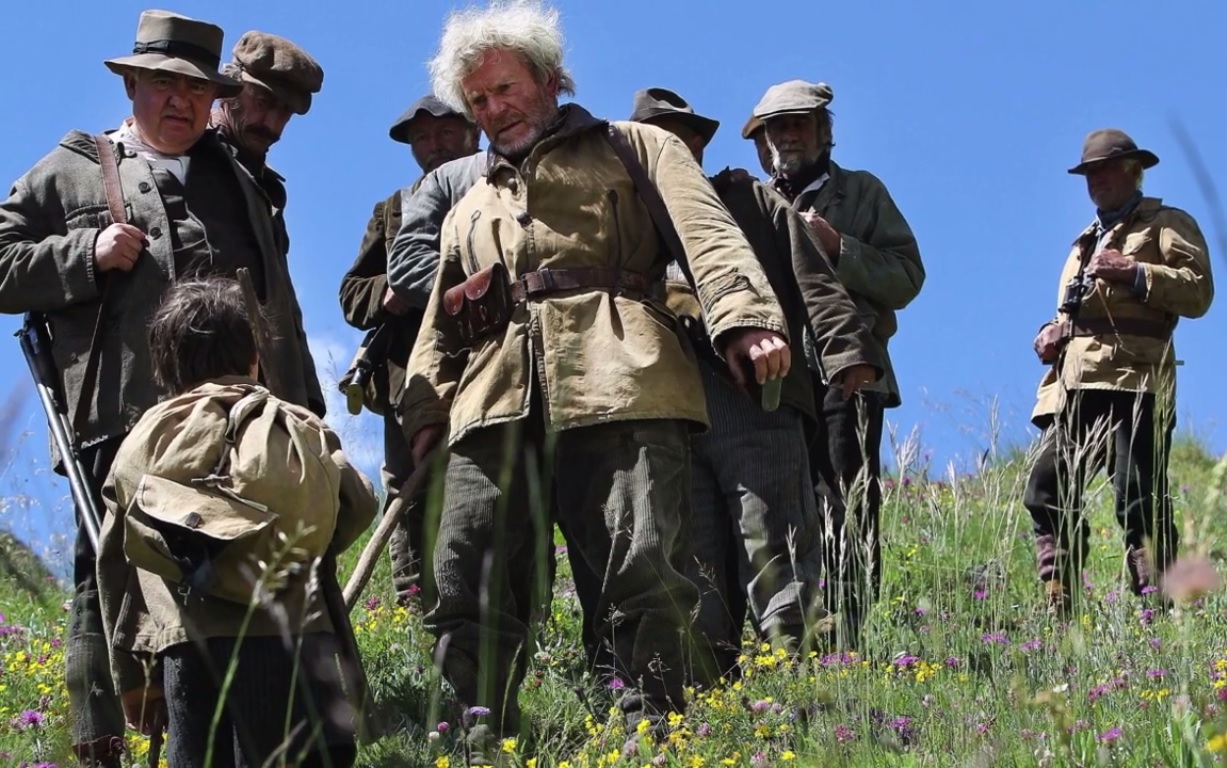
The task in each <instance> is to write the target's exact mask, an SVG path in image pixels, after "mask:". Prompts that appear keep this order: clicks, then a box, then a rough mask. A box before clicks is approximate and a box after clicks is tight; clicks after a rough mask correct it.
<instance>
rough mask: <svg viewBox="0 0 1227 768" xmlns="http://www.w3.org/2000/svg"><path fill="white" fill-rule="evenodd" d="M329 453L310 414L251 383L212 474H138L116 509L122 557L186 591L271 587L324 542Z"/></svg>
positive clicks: (231, 594) (336, 486) (335, 481)
mask: <svg viewBox="0 0 1227 768" xmlns="http://www.w3.org/2000/svg"><path fill="white" fill-rule="evenodd" d="M192 413H195V411H193V412H192ZM188 418H192V415H190V414H189V416H188ZM331 454H332V451H331V449H330V446H329V445H328V441H327V439H326V436H325V432H324V430H323V429H322V428H321V426H320V425H319V423H318V421H314V417H313V416H310V415H309V414H307V413H306V412H304V411H303V410H302V409H299V408H297V407H295V406H291V405H289V404H287V403H284V402H282V401H280V400H278V399H277V398H274V397H272V396H271V395H270V394H269V392H268V390H266V389H264V388H260V387H256V388H252V389H251V391H250V392H249V393H248V394H246V395H244V396H243V397H241V398H240V399H239V400H238V401H237V402H235V403H234V404H233V405H232V406H231V407H230V410H229V414H228V417H227V421H226V429H225V444H224V446H223V447H222V450H221V457H220V460H219V461H218V463H217V465H216V467H214V469H213V471H212V472H211V473H209V474H207V475H206V476H204V477H195V478H191V479H190V480H188V481H187V482H183V481H182V480H181V479H177V478H174V477H166V476H164V475H159V474H153V473H145V474H143V475H141V476H140V481H139V482H138V483H137V486H136V488H135V490H134V491H133V493H132V495H131V499H130V502H129V504H128V507H127V509H126V514H125V518H124V545H123V546H124V553H125V555H126V557H127V559H128V561H129V562H130V563H131V564H132V565H133V566H135V567H137V568H140V569H142V570H145V571H149V572H152V573H155V574H157V575H158V576H161V577H162V578H164V579H166V580H168V581H170V582H171V583H174V584H178V585H179V589H180V592H181V593H182V594H183V595H184V596H185V597H186V595H188V594H190V593H191V592H196V593H199V594H207V595H211V596H213V597H218V598H221V599H223V600H227V601H230V602H236V603H241V604H243V605H248V604H251V603H252V601H253V599H258V598H257V595H256V594H255V593H256V588H257V585H259V584H260V582H261V579H263V585H262V589H261V592H268V593H271V594H276V593H277V592H278V591H279V590H280V589H281V588H282V587H284V586H285V585H286V584H287V583H288V581H289V579H290V578H291V577H293V576H295V575H299V574H302V573H304V572H305V571H306V569H307V568H308V567H309V566H310V564H311V563H312V562H313V561H314V560H315V559H316V558H319V557H321V556H323V555H324V553H325V552H326V551H327V550H328V547H329V545H330V543H331V541H332V536H333V532H334V529H335V527H336V521H337V514H338V512H339V508H340V469H339V467H338V466H337V465H336V463H335V462H334V461H333V460H332V458H331ZM162 463H163V464H165V463H166V462H162ZM166 474H171V472H169V471H167V472H166Z"/></svg>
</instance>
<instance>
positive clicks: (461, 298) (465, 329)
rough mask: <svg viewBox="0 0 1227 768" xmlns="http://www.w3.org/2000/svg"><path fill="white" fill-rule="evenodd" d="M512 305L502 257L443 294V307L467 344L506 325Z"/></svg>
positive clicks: (509, 285)
mask: <svg viewBox="0 0 1227 768" xmlns="http://www.w3.org/2000/svg"><path fill="white" fill-rule="evenodd" d="M514 308H515V301H514V299H513V297H512V295H511V281H510V280H509V279H508V272H507V267H506V265H504V264H503V263H502V262H501V261H499V262H495V263H494V264H492V265H490V266H488V267H486V268H485V269H483V270H480V271H478V272H475V273H473V274H472V275H470V276H469V277H468V279H466V280H465V281H464V282H463V283H461V284H460V285H457V286H455V287H453V288H449V289H448V290H447V292H446V293H444V294H443V311H444V312H446V313H447V314H448V316H449V317H451V318H452V320H453V321H454V322H455V323H456V327H457V329H458V330H459V332H460V337H461V339H463V340H464V342H465V343H466V344H469V345H473V344H476V343H478V342H479V341H481V340H482V338H484V337H486V336H488V335H491V334H494V333H497V332H499V331H501V330H503V329H504V328H506V327H507V323H508V322H510V321H511V313H512V310H513V309H514Z"/></svg>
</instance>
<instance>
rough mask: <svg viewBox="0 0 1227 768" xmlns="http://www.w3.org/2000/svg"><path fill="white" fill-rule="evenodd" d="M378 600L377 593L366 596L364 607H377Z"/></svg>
mask: <svg viewBox="0 0 1227 768" xmlns="http://www.w3.org/2000/svg"><path fill="white" fill-rule="evenodd" d="M380 602H381V601H380V599H379V595H371V596H370V597H369V598H367V601H366V609H367V610H368V611H373V610H375V609H376V608H378V607H379V603H380Z"/></svg>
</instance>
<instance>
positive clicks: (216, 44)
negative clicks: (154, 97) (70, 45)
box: [103, 11, 243, 98]
mask: <svg viewBox="0 0 1227 768" xmlns="http://www.w3.org/2000/svg"><path fill="white" fill-rule="evenodd" d="M222 36H223V32H222V28H221V27H219V26H217V25H216V24H210V23H209V22H207V21H198V20H196V19H191V18H188V17H187V16H180V15H179V14H177V13H171V12H170V11H144V12H142V13H141V18H140V21H138V22H137V24H136V42H135V43H133V45H132V55H131V56H123V57H120V58H117V59H107V60H106V61H104V62H103V63H104V64H106V66H107V69H109V70H111V71H112V72H114V73H115V74H117V75H122V74H123V73H124V72H125V71H127V70H128V69H131V68H136V69H151V70H156V71H160V72H173V73H175V74H178V75H185V76H187V77H194V78H196V79H198V80H208V81H209V82H212V83H216V84H217V85H219V86H221V89H220V90H219V91H218V95H219V96H221V97H223V98H225V97H227V96H234V95H236V94H238V92H239V91H240V90H242V88H243V86H242V84H241V83H239V81H237V80H234V79H232V78H229V77H226V76H225V75H223V74H221V73H219V72H218V71H217V66H218V64H219V63H220V62H221V55H222Z"/></svg>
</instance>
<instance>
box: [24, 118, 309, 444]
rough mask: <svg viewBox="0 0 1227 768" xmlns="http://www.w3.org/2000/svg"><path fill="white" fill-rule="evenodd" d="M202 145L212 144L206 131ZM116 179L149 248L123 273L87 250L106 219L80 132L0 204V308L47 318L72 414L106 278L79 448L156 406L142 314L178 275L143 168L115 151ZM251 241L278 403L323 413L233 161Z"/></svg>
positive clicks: (275, 257) (93, 155)
mask: <svg viewBox="0 0 1227 768" xmlns="http://www.w3.org/2000/svg"><path fill="white" fill-rule="evenodd" d="M201 141H217V139H216V137H215V136H213V135H212V134H211V133H206V134H205V137H204V138H202V139H201ZM116 156H117V159H118V161H119V177H120V183H121V185H122V187H123V190H124V200H125V203H126V206H127V208H128V220H129V223H131V224H132V225H133V226H136V227H138V228H139V229H140V230H141V231H143V232H145V233H146V234H147V235H148V243H149V244H148V246H147V248H146V250H145V252H144V253H142V254H141V257H140V258H139V259H137V262H136V265H135V267H134V268H133V269H132V271H130V272H126V273H121V272H118V271H112V272H109V273H105V275H101V276H100V275H97V274H95V272H94V242H95V241H96V240H97V238H98V234H99V232H100V231H101V230H103V229H105V228H106V227H108V226H109V225H110V224H111V223H112V222H111V217H110V214H108V213H107V204H106V195H105V192H104V191H103V186H102V175H101V169H100V168H99V165H98V154H97V150H96V149H95V147H94V142H93V141H92V139H91V138H90V136H89V135H88V134H85V133H82V132H81V131H73V132H71V133H69V134H68V135H67V136H65V137H64V139H63V140H62V141H61V142H60V144H59V145H58V146H57V147H56V148H55V149H54V150H52V151H51V152H50V153H49V154H48V155H47V156H46V157H44V158H43V159H42V160H40V161H39V162H38V163H37V164H36V165H35V166H34V167H33V168H32V169H31V170H29V171H28V172H27V173H26V174H25V175H24V176H22V177H21V178H20V179H18V180H17V181H16V182H14V184H13V188H12V192H11V193H10V194H9V197H8V199H7V200H5V201H4V202H3V203H2V204H0V312H7V313H20V312H29V311H34V312H42V313H45V314H46V315H47V318H48V320H49V322H50V325H51V331H52V334H53V336H54V343H53V344H52V354H53V357H54V358H55V363H56V367H57V368H58V369H59V372H60V375H61V377H62V379H63V382H64V390H65V398H66V401H67V402H66V405H67V408H68V413H69V414H73V413H75V412H76V407H77V400H78V398H80V397H81V396H82V393H81V386H82V383H83V381H82V379H83V378H84V373H85V366H86V361H87V359H88V358H89V349H90V341H91V339H92V335H93V331H94V323H95V321H96V319H97V317H98V311H99V306H100V304H101V296H102V285H103V282H104V281H113V282H114V286H113V287H112V289H111V294H110V297H109V298H108V300H107V306H106V318H105V320H104V323H105V325H104V331H103V334H102V349H101V355H100V358H99V360H100V362H99V365H98V383H97V386H96V387H95V391H94V392H92V393H86V397H90V398H91V399H92V408H91V409H90V415H89V422H88V424H87V425H85V428H84V430H83V434H82V435H81V438H82V440H84V441H87V442H88V441H94V440H97V439H99V438H104V437H114V436H117V435H122V434H124V433H126V432H127V431H128V430H129V429H131V428H132V425H133V424H135V423H136V421H137V419H139V418H140V417H141V414H143V413H144V412H145V411H146V410H147V409H148V408H150V407H151V406H153V405H154V404H155V403H157V401H158V397H159V395H160V394H161V393H160V392H159V390H158V388H157V386H156V385H155V384H154V381H153V365H152V362H151V361H150V359H149V344H148V341H147V336H148V332H149V317H150V315H152V314H153V312H154V310H155V309H156V307H157V303H158V301H159V299H160V297H161V296H162V294H163V293H164V292H165V290H166V288H167V286H168V285H169V284H170V283H171V282H172V281H173V280H174V279H175V276H176V275H175V257H174V251H173V247H172V245H171V236H170V229H171V227H172V226H173V225H172V224H171V223H170V221H169V219H168V217H167V215H166V210H165V208H164V207H163V205H162V198H161V196H160V195H159V194H158V191H157V185H156V183H155V181H154V178H153V173H152V172H151V171H150V169H149V164H148V163H146V162H145V161H144V160H143V159H141V158H140V157H139V156H138V155H137V154H136V153H135V152H134V151H133V150H131V149H127V148H125V147H122V146H120V147H118V148H117V151H116ZM230 165H231V167H232V168H233V170H234V172H235V174H236V175H237V177H238V179H239V185H240V187H241V188H242V189H243V192H244V196H245V199H246V203H247V210H248V213H249V214H250V215H249V219H250V222H251V225H252V227H253V228H254V231H255V235H256V239H257V240H258V242H259V243H260V247H261V251H262V252H263V257H264V258H263V272H264V280H265V290H266V296H265V297H264V306H265V314H266V315H267V316H268V317H269V318H270V319H271V324H270V330H271V331H272V332H273V333H274V334H275V335H276V336H277V337H278V338H279V339H280V340H281V343H278V344H275V345H273V347H272V349H271V352H270V354H269V359H267V360H264V361H261V362H262V363H263V364H264V365H266V366H269V367H273V368H275V369H276V370H277V372H278V373H277V380H278V381H281V382H283V383H284V384H283V386H285V387H287V389H286V391H284V392H277V393H276V394H277V396H278V397H280V398H281V399H283V400H287V401H289V402H292V403H296V404H298V405H302V406H307V407H310V408H312V410H315V411H316V412H317V413H323V412H324V397H323V393H322V391H321V390H320V385H319V378H318V377H317V375H316V372H315V363H314V361H313V360H312V358H311V353H310V351H309V350H308V348H307V337H306V333H305V331H304V328H303V322H302V311H301V309H300V307H299V304H298V297H297V295H296V294H295V292H294V286H293V283H292V282H291V280H290V270H289V265H288V263H287V261H286V256H285V252H284V251H283V250H282V248H281V247H280V246H279V244H278V238H277V235H276V232H275V226H274V218H273V211H272V209H271V208H270V204H269V201H268V198H267V197H266V196H265V195H264V193H263V192H262V191H261V189H260V188H259V187H258V186H257V185H256V183H255V182H254V181H253V179H252V177H251V175H250V174H249V173H248V172H247V170H246V169H245V168H243V166H241V165H240V164H239V163H238V162H237V161H235V160H233V158H232V157H231V160H230Z"/></svg>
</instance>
